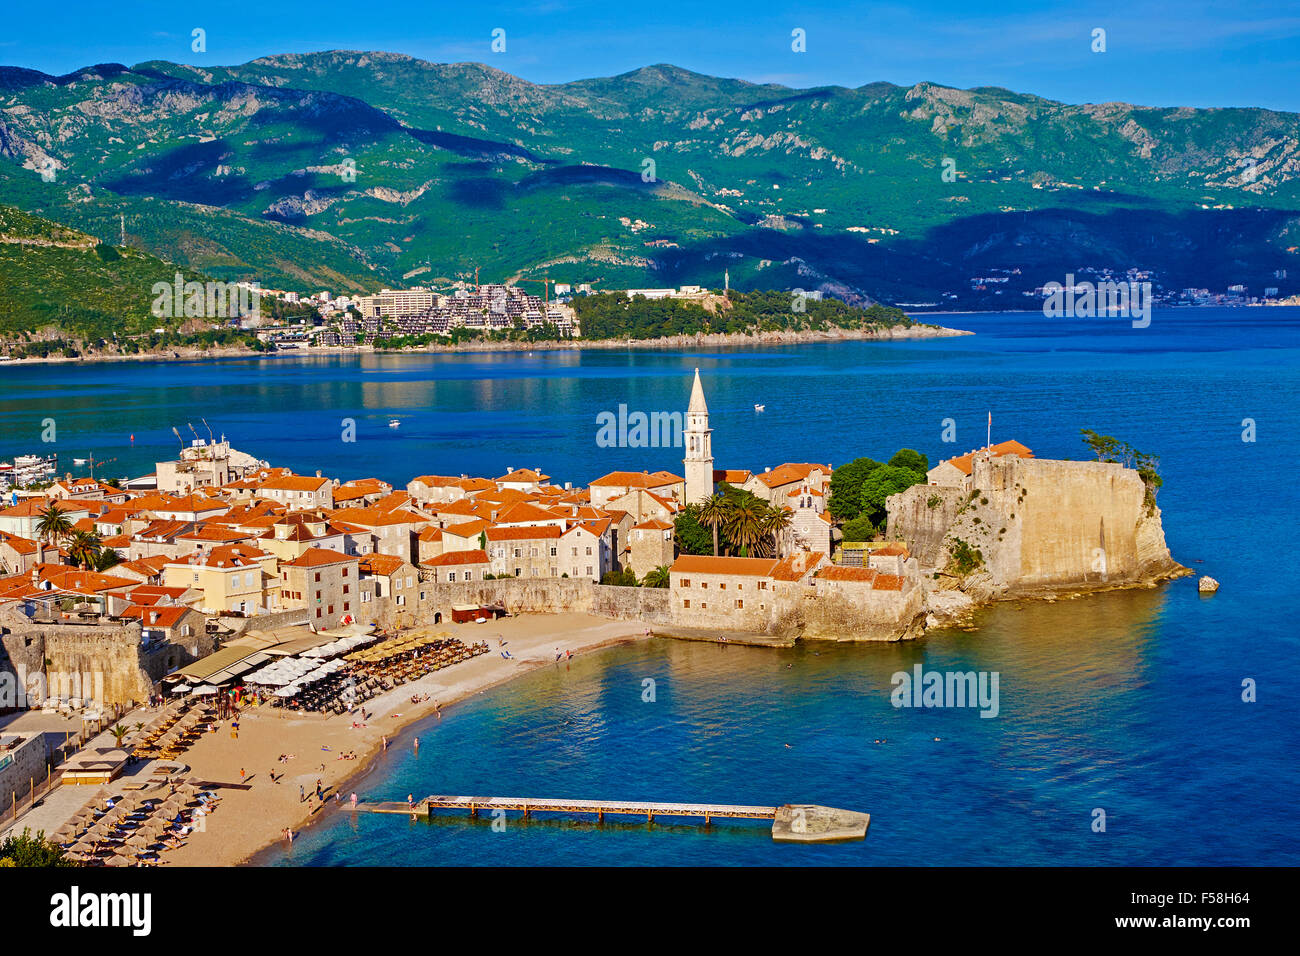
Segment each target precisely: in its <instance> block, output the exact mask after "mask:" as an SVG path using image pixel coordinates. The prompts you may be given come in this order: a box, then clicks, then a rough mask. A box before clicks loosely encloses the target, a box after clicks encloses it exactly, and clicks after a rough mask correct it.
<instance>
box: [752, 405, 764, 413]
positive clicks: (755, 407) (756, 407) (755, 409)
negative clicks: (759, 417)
mask: <svg viewBox="0 0 1300 956" xmlns="http://www.w3.org/2000/svg"><path fill="white" fill-rule="evenodd" d="M765 408H767V406H766V405H755V406H754V411H756V412H761V411H762V410H763V409H765Z"/></svg>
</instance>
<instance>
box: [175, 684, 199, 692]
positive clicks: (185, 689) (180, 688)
mask: <svg viewBox="0 0 1300 956" xmlns="http://www.w3.org/2000/svg"><path fill="white" fill-rule="evenodd" d="M193 689H194V688H192V687H190V685H189V684H177V685H176V686H175V687H173V688H172V693H173V694H188V693H189V692H190V691H191V690H193Z"/></svg>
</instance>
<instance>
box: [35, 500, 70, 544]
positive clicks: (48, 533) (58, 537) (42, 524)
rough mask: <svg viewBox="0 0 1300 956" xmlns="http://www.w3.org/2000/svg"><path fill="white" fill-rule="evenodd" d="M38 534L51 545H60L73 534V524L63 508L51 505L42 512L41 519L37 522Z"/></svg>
mask: <svg viewBox="0 0 1300 956" xmlns="http://www.w3.org/2000/svg"><path fill="white" fill-rule="evenodd" d="M36 533H37V534H39V535H40V536H41V537H42V538H44V539H45V540H46V541H48V542H49V543H50V544H58V543H59V542H60V541H62V540H63V539H64V538H66V537H67V536H68V535H70V534H72V522H71V521H69V520H68V516H67V514H66V513H65V512H64V511H63V509H62V508H60V507H59V506H58V505H56V504H51V505H50V506H49V507H48V508H45V509H44V510H43V511H42V512H41V518H40V520H39V521H37V522H36Z"/></svg>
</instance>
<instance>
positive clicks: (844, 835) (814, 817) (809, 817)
mask: <svg viewBox="0 0 1300 956" xmlns="http://www.w3.org/2000/svg"><path fill="white" fill-rule="evenodd" d="M357 809H359V810H365V811H367V812H369V813H401V814H406V815H408V816H415V815H417V814H419V813H420V812H421V810H423V811H424V812H425V813H426V814H429V815H432V814H433V812H434V811H435V810H465V811H468V812H469V815H470V816H471V817H477V816H478V815H479V814H480V813H484V812H486V813H489V814H494V815H495V813H496V811H498V810H500V811H506V810H512V811H515V812H517V813H522V814H523V816H524V819H525V820H527V819H529V818H530V817H531V816H532V815H533V814H535V813H559V814H566V815H569V816H594V817H595V818H596V821H597V822H599V823H603V822H604V821H605V817H607V816H611V817H645V819H646V822H647V823H654V821H655V818H656V817H677V818H694V819H702V820H703V821H704V825H705V826H709V825H710V824H711V823H712V822H713V820H714V818H718V819H733V820H735V819H739V820H767V821H770V822H771V823H772V835H773V838H774V839H778V840H780V839H791V840H797V841H800V842H830V841H838V840H861V839H863V838H864V837H865V836H866V833H867V827H868V825H869V824H870V821H871V817H870V815H869V814H866V813H857V812H855V811H852V810H837V809H834V808H833V807H821V806H816V805H813V804H795V805H792V804H784V805H782V806H779V807H750V806H737V805H734V804H726V803H653V802H647V801H641V800H571V799H553V798H547V797H486V796H442V795H433V796H428V797H425V798H424V799H423V800H417V801H415V802H414V803H413V804H405V803H369V804H362V805H361V806H359V807H358V808H357Z"/></svg>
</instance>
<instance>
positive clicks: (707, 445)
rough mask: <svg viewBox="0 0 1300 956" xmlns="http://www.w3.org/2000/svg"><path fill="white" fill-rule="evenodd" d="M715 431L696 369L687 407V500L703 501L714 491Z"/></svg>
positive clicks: (692, 501) (684, 437)
mask: <svg viewBox="0 0 1300 956" xmlns="http://www.w3.org/2000/svg"><path fill="white" fill-rule="evenodd" d="M712 436H713V430H712V429H711V428H709V406H708V405H707V404H705V401H704V386H703V385H702V384H701V383H700V370H699V369H698V368H697V369H696V370H695V382H694V383H693V384H692V385H691V403H690V405H689V407H688V408H687V409H686V430H685V432H683V434H682V437H683V439H684V440H685V442H686V457H685V458H683V459H682V465H683V466H684V467H685V471H686V503H687V504H693V503H694V502H697V501H703V500H704V499H705V498H708V497H709V496H711V495H712V494H713V437H712Z"/></svg>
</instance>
